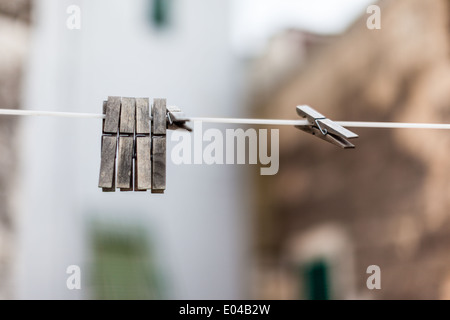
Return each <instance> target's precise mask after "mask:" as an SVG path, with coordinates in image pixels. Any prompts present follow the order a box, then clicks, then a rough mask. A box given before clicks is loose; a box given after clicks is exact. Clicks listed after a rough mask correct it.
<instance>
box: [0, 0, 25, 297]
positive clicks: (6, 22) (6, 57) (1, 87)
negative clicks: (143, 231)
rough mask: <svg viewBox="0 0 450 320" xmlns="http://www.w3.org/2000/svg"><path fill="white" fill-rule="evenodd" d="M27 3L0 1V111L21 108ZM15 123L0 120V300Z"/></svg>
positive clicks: (5, 283) (7, 252)
mask: <svg viewBox="0 0 450 320" xmlns="http://www.w3.org/2000/svg"><path fill="white" fill-rule="evenodd" d="M29 24H30V1H29V0H20V1H7V0H2V1H0V48H1V49H0V108H6V109H15V108H19V107H20V106H21V99H20V97H21V95H20V89H21V83H22V79H23V76H22V75H23V70H24V63H25V61H26V56H27V50H28V40H29V39H28V38H29V37H28V34H29ZM17 125H18V122H17V119H15V118H10V117H2V118H0V155H1V158H0V299H5V298H12V297H13V295H12V294H13V286H14V283H13V281H12V274H13V269H14V265H13V263H12V261H13V259H14V257H15V251H16V248H17V247H16V239H17V236H16V233H15V231H16V215H15V213H16V210H15V208H16V202H15V201H14V200H13V194H14V191H15V189H16V175H15V172H16V161H17V152H16V151H17V148H16V146H17Z"/></svg>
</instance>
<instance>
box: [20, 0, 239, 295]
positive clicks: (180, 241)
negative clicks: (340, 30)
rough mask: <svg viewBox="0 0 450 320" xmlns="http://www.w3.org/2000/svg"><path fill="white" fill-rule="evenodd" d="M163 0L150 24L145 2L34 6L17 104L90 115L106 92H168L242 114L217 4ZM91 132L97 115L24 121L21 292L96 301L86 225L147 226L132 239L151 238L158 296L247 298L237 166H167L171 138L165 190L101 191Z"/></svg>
mask: <svg viewBox="0 0 450 320" xmlns="http://www.w3.org/2000/svg"><path fill="white" fill-rule="evenodd" d="M159 3H161V1H159ZM170 3H171V6H170V12H169V13H170V15H169V20H168V23H167V25H166V24H164V21H162V24H161V16H159V17H158V19H156V20H157V21H155V16H154V12H153V13H152V11H151V8H152V5H154V4H155V1H150V0H136V1H124V0H120V1H119V0H96V1H75V0H74V1H66V0H64V1H53V0H40V1H38V2H37V3H36V11H35V13H34V17H35V20H36V28H35V29H34V33H33V53H32V57H31V60H30V64H29V69H28V80H27V85H26V89H27V91H26V95H25V99H26V102H27V108H29V109H43V110H58V111H74V112H93V113H100V112H101V109H102V101H103V100H104V99H105V98H106V97H107V96H109V95H117V96H131V97H150V98H159V97H163V98H167V99H168V103H169V105H178V106H179V107H181V108H182V109H183V110H184V111H185V112H186V113H187V114H189V115H192V116H203V115H205V116H218V115H220V116H231V115H233V116H239V115H240V113H241V111H240V109H239V105H240V102H239V94H240V91H239V87H240V84H239V81H237V79H238V78H239V76H238V75H239V70H240V66H239V64H238V62H237V61H236V58H235V57H234V56H233V55H232V53H231V48H230V44H229V41H228V32H229V26H228V24H229V17H228V12H229V4H228V2H226V1H221V0H214V1H210V0H207V1H206V0H194V1H192V0H189V1H187V0H180V1H170ZM73 4H75V5H78V6H79V7H80V8H81V17H82V25H81V30H68V29H67V28H66V20H67V18H68V16H69V15H68V14H67V13H66V9H67V8H68V6H69V5H73ZM162 20H164V19H162ZM100 136H101V124H100V122H99V121H98V120H95V119H94V120H76V119H52V118H38V119H26V120H25V121H24V124H23V134H22V138H23V140H22V142H23V143H22V144H21V146H22V147H21V150H22V162H21V172H22V179H21V181H22V189H21V190H22V192H21V196H22V197H23V198H24V199H27V201H26V203H23V205H22V208H21V224H20V244H21V249H20V252H19V255H20V257H19V263H18V276H17V279H18V283H19V284H18V287H17V288H18V290H17V294H18V297H20V298H44V299H47V298H51V299H54V298H67V299H72V298H92V297H93V298H96V297H105V295H104V293H103V292H102V293H101V294H100V295H99V294H98V292H97V289H96V288H95V286H94V284H93V283H94V282H95V279H92V278H93V274H94V273H95V272H94V271H95V268H93V267H92V265H93V264H95V263H96V259H97V258H99V256H97V255H96V251H95V250H96V249H95V246H93V244H92V237H93V236H92V234H91V233H90V232H91V231H90V230H92V227H93V225H95V224H96V223H100V224H101V228H104V227H105V226H106V227H107V226H108V225H113V226H115V228H118V229H121V230H122V231H120V232H123V230H124V229H126V228H128V230H131V231H130V232H131V233H133V230H135V228H136V227H139V228H140V229H143V230H144V233H145V237H139V238H138V239H148V241H149V243H148V244H145V245H143V246H142V247H143V248H147V247H148V248H152V250H151V252H149V254H150V255H151V260H152V261H153V266H154V269H155V270H157V271H156V272H157V280H158V281H159V283H160V284H161V286H162V287H163V289H161V292H160V294H159V295H158V296H159V297H162V298H176V299H178V298H184V299H198V298H203V299H218V298H222V299H225V298H242V297H244V296H245V290H244V288H245V286H246V285H245V281H244V279H245V278H244V277H245V272H244V270H245V262H246V261H245V252H246V250H247V246H246V241H247V237H246V230H247V225H246V217H245V208H246V203H247V202H246V198H244V195H243V193H242V192H241V190H243V188H245V183H241V182H242V180H241V179H240V176H241V172H240V170H241V169H239V168H238V167H231V166H215V167H208V166H194V165H192V166H188V165H186V166H175V165H173V164H172V163H171V161H170V150H171V147H172V146H173V144H172V143H171V142H170V135H169V136H168V139H169V143H168V168H167V172H168V176H167V191H166V193H165V194H164V195H155V194H150V193H142V194H139V193H119V192H117V193H113V194H111V193H102V192H101V190H100V189H98V188H97V184H98V169H99V164H100V162H99V161H100ZM128 226H129V227H128ZM100 243H101V241H100ZM142 247H140V248H139V250H143V249H142ZM108 250H110V249H109V248H108ZM108 252H109V251H108ZM139 252H141V251H139ZM126 254H129V253H126ZM122 256H123V255H122ZM125 256H126V255H125ZM108 257H109V258H110V257H111V255H108ZM69 265H78V266H80V267H81V270H82V277H83V278H82V281H83V286H82V290H72V291H71V290H68V288H67V287H66V279H67V278H68V274H66V269H67V266H69ZM106 265H107V263H106ZM104 266H105V264H102V265H101V267H102V268H103V267H104ZM97 269H98V268H97ZM122 271H123V270H122ZM130 272H132V271H130ZM123 274H124V273H123V272H122V275H123ZM126 274H127V272H126V271H125V276H126ZM130 275H131V274H130ZM133 279H134V278H133ZM141 297H148V296H147V295H142V296H141Z"/></svg>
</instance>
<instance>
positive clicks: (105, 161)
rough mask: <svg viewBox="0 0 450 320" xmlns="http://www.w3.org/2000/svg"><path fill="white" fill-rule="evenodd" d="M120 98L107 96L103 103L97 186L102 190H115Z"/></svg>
mask: <svg viewBox="0 0 450 320" xmlns="http://www.w3.org/2000/svg"><path fill="white" fill-rule="evenodd" d="M120 106H121V102H120V98H118V97H109V98H108V101H105V102H104V103H103V113H104V114H105V115H106V118H105V120H104V121H103V135H102V151H101V152H102V154H101V157H102V158H101V164H100V178H99V184H98V186H99V188H102V189H103V191H104V192H114V191H116V149H117V132H118V130H119V117H120Z"/></svg>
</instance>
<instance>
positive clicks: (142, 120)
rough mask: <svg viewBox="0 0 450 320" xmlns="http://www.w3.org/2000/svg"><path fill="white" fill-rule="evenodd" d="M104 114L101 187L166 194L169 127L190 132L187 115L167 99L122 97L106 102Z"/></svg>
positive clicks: (109, 189) (109, 190)
mask: <svg viewBox="0 0 450 320" xmlns="http://www.w3.org/2000/svg"><path fill="white" fill-rule="evenodd" d="M103 114H104V115H105V119H104V120H103V135H102V147H101V164H100V177H99V184H98V186H99V188H102V190H103V191H104V192H114V191H116V188H117V189H120V191H148V190H151V192H152V193H164V190H165V189H166V130H167V129H172V130H175V129H185V130H189V131H190V128H189V127H187V126H186V121H187V119H186V118H185V116H184V114H183V113H182V112H181V111H180V110H179V109H178V108H175V107H169V108H167V106H166V100H165V99H155V100H154V102H153V105H152V106H150V102H149V99H148V98H120V97H109V98H108V100H107V101H104V102H103ZM116 162H117V165H116Z"/></svg>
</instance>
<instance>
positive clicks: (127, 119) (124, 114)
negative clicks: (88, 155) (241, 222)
mask: <svg viewBox="0 0 450 320" xmlns="http://www.w3.org/2000/svg"><path fill="white" fill-rule="evenodd" d="M135 124H136V99H134V98H122V108H121V111H120V124H119V151H118V158H119V159H118V163H117V186H116V187H117V188H120V191H133V163H134V129H135Z"/></svg>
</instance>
